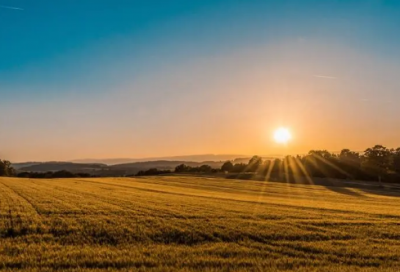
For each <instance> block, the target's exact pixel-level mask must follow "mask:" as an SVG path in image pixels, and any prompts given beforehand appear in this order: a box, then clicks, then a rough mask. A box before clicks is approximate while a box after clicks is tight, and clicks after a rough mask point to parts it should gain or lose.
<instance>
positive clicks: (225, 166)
mask: <svg viewBox="0 0 400 272" xmlns="http://www.w3.org/2000/svg"><path fill="white" fill-rule="evenodd" d="M232 169H233V163H232V162H231V161H226V162H225V163H224V164H223V165H222V166H221V170H222V171H224V172H230V171H232Z"/></svg>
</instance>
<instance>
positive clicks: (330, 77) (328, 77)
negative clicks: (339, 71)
mask: <svg viewBox="0 0 400 272" xmlns="http://www.w3.org/2000/svg"><path fill="white" fill-rule="evenodd" d="M313 77H318V78H326V79H336V77H333V76H323V75H313Z"/></svg>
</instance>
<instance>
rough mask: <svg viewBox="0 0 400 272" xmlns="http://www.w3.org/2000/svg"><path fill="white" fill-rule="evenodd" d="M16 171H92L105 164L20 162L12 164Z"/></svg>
mask: <svg viewBox="0 0 400 272" xmlns="http://www.w3.org/2000/svg"><path fill="white" fill-rule="evenodd" d="M13 166H14V167H15V169H16V170H17V171H18V172H49V171H51V172H54V171H60V170H66V171H70V172H75V173H76V172H82V173H89V172H93V171H98V170H101V169H103V168H105V167H107V165H105V164H99V163H92V164H84V163H72V162H41V163H25V164H24V163H20V164H13Z"/></svg>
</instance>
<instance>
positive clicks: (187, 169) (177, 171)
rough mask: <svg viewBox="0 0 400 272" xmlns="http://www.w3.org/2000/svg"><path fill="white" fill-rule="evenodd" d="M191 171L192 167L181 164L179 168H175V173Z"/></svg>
mask: <svg viewBox="0 0 400 272" xmlns="http://www.w3.org/2000/svg"><path fill="white" fill-rule="evenodd" d="M190 169H191V167H190V166H187V165H186V164H180V165H178V166H177V167H175V172H176V173H185V172H189V170H190Z"/></svg>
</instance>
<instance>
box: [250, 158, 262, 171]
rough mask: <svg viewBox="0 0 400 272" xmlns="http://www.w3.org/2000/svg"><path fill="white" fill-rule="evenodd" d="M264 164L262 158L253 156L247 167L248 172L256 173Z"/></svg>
mask: <svg viewBox="0 0 400 272" xmlns="http://www.w3.org/2000/svg"><path fill="white" fill-rule="evenodd" d="M262 163H263V160H262V158H261V157H259V156H253V157H252V158H251V159H250V161H249V164H248V166H247V171H248V172H256V171H257V170H258V168H259V167H260V166H261V165H262Z"/></svg>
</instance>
